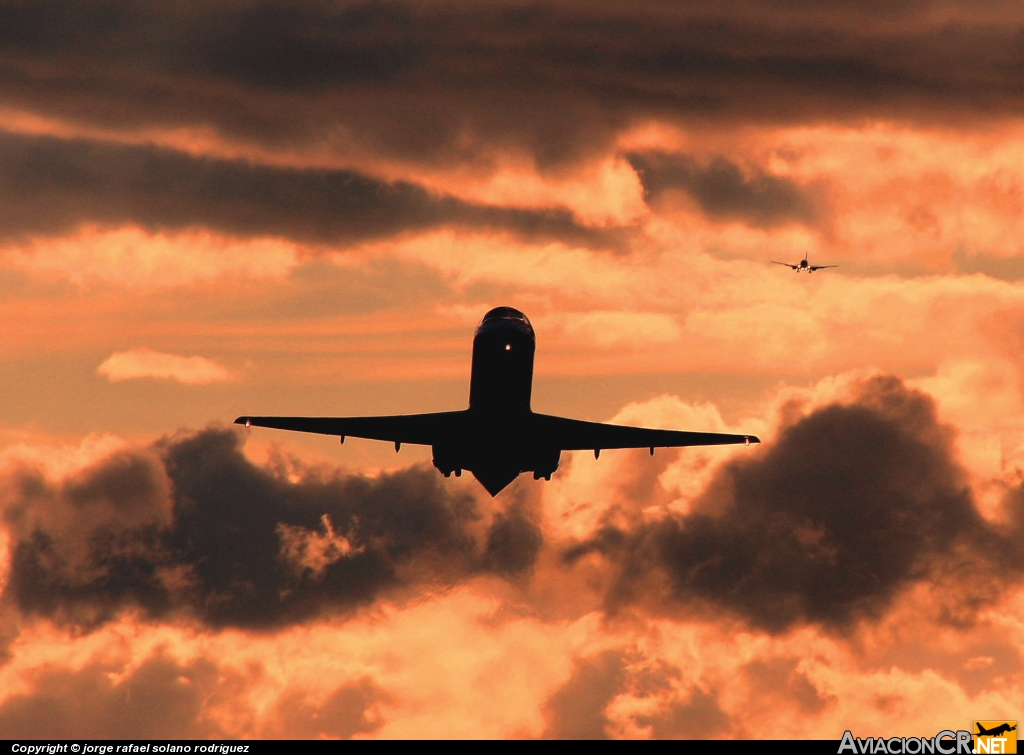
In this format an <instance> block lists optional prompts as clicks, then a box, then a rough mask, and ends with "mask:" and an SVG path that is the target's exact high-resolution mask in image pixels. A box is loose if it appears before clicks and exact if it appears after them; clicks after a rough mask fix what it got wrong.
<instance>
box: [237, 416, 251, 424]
mask: <svg viewBox="0 0 1024 755" xmlns="http://www.w3.org/2000/svg"><path fill="white" fill-rule="evenodd" d="M235 424H236V425H248V424H249V418H248V417H239V418H238V419H236V420H235Z"/></svg>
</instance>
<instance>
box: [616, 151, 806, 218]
mask: <svg viewBox="0 0 1024 755" xmlns="http://www.w3.org/2000/svg"><path fill="white" fill-rule="evenodd" d="M627 159H628V160H629V162H630V164H631V165H632V166H633V168H634V169H636V171H637V173H638V174H639V175H640V180H641V181H642V182H643V186H644V194H645V196H646V199H647V201H648V202H649V203H651V204H653V205H658V204H659V203H660V202H661V200H662V199H663V198H664V197H665V195H666V192H671V191H672V190H676V191H682V192H685V193H686V194H688V195H689V196H690V197H691V198H692V199H693V200H694V201H695V202H696V203H697V204H698V206H699V207H700V208H701V209H702V210H703V211H704V212H705V213H706V214H707V215H708V216H709V217H712V218H716V219H740V220H743V221H744V222H746V223H747V224H748V225H752V226H755V227H759V228H771V227H773V226H778V225H785V224H787V223H801V224H803V225H815V224H816V223H817V222H818V221H819V220H821V216H822V209H823V204H824V201H823V197H822V195H821V190H820V189H811V188H808V187H804V186H801V185H800V184H798V183H796V182H795V181H792V180H790V179H788V178H783V177H779V176H773V175H771V174H770V173H765V172H763V171H761V170H753V171H751V172H750V173H749V174H744V172H743V171H742V170H741V169H740V167H739V166H738V165H736V164H735V163H732V162H730V161H729V160H726V159H725V158H724V157H716V158H714V159H713V160H711V162H710V163H709V164H707V165H701V164H700V163H698V162H697V160H695V159H694V158H693V157H690V156H689V155H679V154H670V153H665V152H645V153H633V154H630V155H627Z"/></svg>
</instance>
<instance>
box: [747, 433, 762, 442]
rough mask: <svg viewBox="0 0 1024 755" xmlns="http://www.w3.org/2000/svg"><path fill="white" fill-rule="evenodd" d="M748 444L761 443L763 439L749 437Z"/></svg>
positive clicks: (753, 436)
mask: <svg viewBox="0 0 1024 755" xmlns="http://www.w3.org/2000/svg"><path fill="white" fill-rule="evenodd" d="M747 442H748V443H760V442H761V439H760V438H758V437H757V436H756V435H748V436H747Z"/></svg>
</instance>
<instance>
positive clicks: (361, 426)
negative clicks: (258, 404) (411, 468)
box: [235, 411, 466, 446]
mask: <svg viewBox="0 0 1024 755" xmlns="http://www.w3.org/2000/svg"><path fill="white" fill-rule="evenodd" d="M465 415H466V412H465V411H460V412H437V413H434V414H397V415H392V416H385V417H239V418H238V419H236V420H235V424H237V425H245V426H246V427H270V428H274V429H276V430H295V431H297V432H302V433H319V434H320V435H340V436H342V437H352V438H367V439H369V440H387V441H391V442H393V443H411V444H418V445H424V446H432V445H435V444H438V443H446V442H449V441H450V439H451V438H454V437H458V436H460V435H461V434H463V433H464V430H465V420H466V417H465Z"/></svg>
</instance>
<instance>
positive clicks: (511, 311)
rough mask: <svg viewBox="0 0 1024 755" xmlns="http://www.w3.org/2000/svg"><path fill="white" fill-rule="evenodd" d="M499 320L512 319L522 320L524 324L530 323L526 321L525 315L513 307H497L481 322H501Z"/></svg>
mask: <svg viewBox="0 0 1024 755" xmlns="http://www.w3.org/2000/svg"><path fill="white" fill-rule="evenodd" d="M499 319H501V320H509V319H512V320H522V321H523V322H526V323H529V322H530V321H529V320H528V319H526V315H524V314H523V313H522V312H520V311H519V310H518V309H515V308H513V307H495V308H494V309H492V310H491V311H490V312H488V313H487V314H486V315H484V319H483V320H481V321H480V322H481V323H485V322H487V321H488V320H499Z"/></svg>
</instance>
